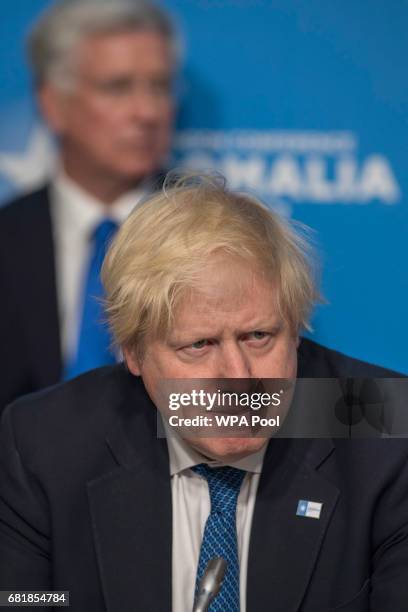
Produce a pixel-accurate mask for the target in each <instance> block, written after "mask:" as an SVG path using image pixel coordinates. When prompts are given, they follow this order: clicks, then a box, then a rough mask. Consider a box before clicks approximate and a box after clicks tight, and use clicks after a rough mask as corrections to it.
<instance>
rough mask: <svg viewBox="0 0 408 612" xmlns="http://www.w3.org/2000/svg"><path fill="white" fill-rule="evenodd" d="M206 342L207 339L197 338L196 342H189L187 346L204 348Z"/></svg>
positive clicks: (196, 348)
mask: <svg viewBox="0 0 408 612" xmlns="http://www.w3.org/2000/svg"><path fill="white" fill-rule="evenodd" d="M207 343H208V340H197V342H193V343H192V344H190V346H189V348H192V349H195V350H198V349H202V348H204V347H205V346H206V345H207Z"/></svg>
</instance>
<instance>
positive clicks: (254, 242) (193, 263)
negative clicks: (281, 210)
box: [102, 173, 318, 351]
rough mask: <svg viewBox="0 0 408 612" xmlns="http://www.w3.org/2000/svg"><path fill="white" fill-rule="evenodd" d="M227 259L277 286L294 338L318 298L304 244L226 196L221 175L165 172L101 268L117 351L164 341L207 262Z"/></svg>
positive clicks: (270, 218)
mask: <svg viewBox="0 0 408 612" xmlns="http://www.w3.org/2000/svg"><path fill="white" fill-rule="evenodd" d="M219 252H224V253H225V254H227V255H231V256H234V257H238V258H241V259H242V260H244V261H245V262H249V263H250V264H251V265H253V266H254V267H255V269H256V270H261V271H262V272H264V273H266V274H267V275H268V277H269V278H270V279H271V281H272V280H273V281H274V282H275V283H276V286H277V288H278V296H277V299H278V307H279V310H280V312H281V315H282V316H283V317H284V319H285V320H286V321H287V322H288V324H289V325H290V327H291V329H292V330H293V331H294V333H297V332H298V331H299V329H300V328H302V327H304V328H308V318H309V315H310V311H311V308H312V306H313V305H314V303H315V302H316V300H317V298H318V294H317V290H316V287H315V281H314V274H313V269H312V260H311V248H310V245H309V243H308V241H307V240H306V239H305V238H304V237H303V236H302V235H301V234H300V232H299V231H295V230H294V228H293V224H292V226H291V225H290V224H289V223H288V222H287V221H285V220H283V219H282V218H281V217H280V216H279V215H278V214H277V213H275V212H272V211H271V210H269V209H268V208H266V207H265V206H264V205H263V204H261V203H260V202H259V201H258V200H257V199H255V198H254V197H252V196H249V195H247V194H243V193H235V192H232V191H229V190H228V189H227V187H226V183H225V180H224V179H223V178H222V177H221V176H220V175H202V174H200V175H198V174H191V173H190V174H184V175H181V176H180V175H178V176H176V175H175V174H174V173H170V174H169V175H168V176H167V178H166V181H165V183H164V186H163V188H162V190H161V191H160V192H158V193H155V194H154V195H153V196H151V197H150V198H149V199H148V200H146V201H145V202H144V203H143V204H142V205H139V206H137V207H136V208H135V209H134V210H133V212H132V213H131V214H130V216H129V217H128V219H127V220H126V221H125V223H124V224H123V225H122V227H121V228H120V230H119V231H118V233H117V235H116V237H115V239H114V241H113V243H112V244H111V246H110V249H109V251H108V254H107V256H106V258H105V261H104V264H103V268H102V282H103V285H104V287H105V292H106V312H107V317H108V320H109V323H110V325H111V328H112V330H113V333H114V336H115V338H116V342H117V343H118V345H119V346H121V347H123V348H126V349H129V350H136V351H141V350H142V347H143V344H144V339H145V338H146V336H147V335H148V334H149V335H151V336H152V337H161V338H163V337H165V336H166V334H167V333H168V332H169V330H170V328H171V325H172V321H173V319H174V313H175V310H176V308H177V305H178V304H179V302H180V299H181V298H182V297H183V296H184V295H185V294H186V292H187V291H188V290H190V289H192V288H194V287H195V286H197V285H196V283H197V278H198V276H199V273H200V271H201V270H202V268H203V266H204V265H205V263H206V262H207V261H208V258H209V257H210V256H211V255H212V254H214V253H219Z"/></svg>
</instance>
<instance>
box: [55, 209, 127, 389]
mask: <svg viewBox="0 0 408 612" xmlns="http://www.w3.org/2000/svg"><path fill="white" fill-rule="evenodd" d="M117 228H118V226H117V224H116V223H115V222H114V221H112V220H111V219H105V220H104V221H102V222H101V223H100V224H99V225H98V226H97V227H96V228H95V230H94V233H93V236H92V251H91V258H90V263H89V270H88V274H87V277H86V282H85V288H84V294H83V309H82V320H81V323H80V329H79V339H78V348H77V353H76V355H75V356H74V358H73V360H72V361H71V363H69V364H68V365H67V367H66V369H65V374H64V378H65V379H68V378H73V377H74V376H77V375H78V374H81V373H82V372H86V371H87V370H91V369H92V368H97V367H98V366H102V365H108V364H112V363H115V362H116V359H115V355H114V354H113V352H112V350H111V344H112V337H111V334H110V332H109V328H108V326H107V325H106V322H105V321H104V311H103V305H102V303H101V299H102V298H103V296H104V293H103V287H102V283H101V279H100V272H101V267H102V262H103V259H104V257H105V255H106V251H107V247H108V246H109V241H110V239H111V238H112V237H113V235H114V233H115V232H116V230H117Z"/></svg>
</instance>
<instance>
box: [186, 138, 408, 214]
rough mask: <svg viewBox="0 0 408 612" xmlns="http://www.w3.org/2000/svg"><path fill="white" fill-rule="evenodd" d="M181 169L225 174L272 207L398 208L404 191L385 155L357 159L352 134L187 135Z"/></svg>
mask: <svg viewBox="0 0 408 612" xmlns="http://www.w3.org/2000/svg"><path fill="white" fill-rule="evenodd" d="M175 151H176V156H177V159H178V163H179V164H181V165H183V166H185V167H188V168H196V169H202V170H209V169H215V170H218V171H220V172H221V173H222V174H223V175H224V176H225V177H226V178H227V180H228V183H229V185H230V187H231V188H233V189H242V190H243V191H253V192H256V193H258V194H259V195H260V196H261V197H263V198H264V199H265V200H266V201H269V202H271V203H272V204H278V205H279V204H280V205H284V206H286V207H287V205H288V204H293V203H307V204H368V203H371V202H372V201H375V200H377V201H379V202H380V203H381V204H385V205H392V204H396V203H398V202H399V201H400V199H401V190H400V187H399V184H398V181H397V179H396V177H395V173H394V171H393V169H392V166H391V163H390V161H389V160H388V159H387V157H386V156H385V155H383V154H381V153H371V154H369V155H367V156H366V157H364V158H361V155H358V142H357V137H356V135H355V134H354V133H352V132H295V131H293V132H291V131H286V132H280V131H273V130H271V131H265V132H264V131H242V130H235V131H230V132H221V131H208V130H198V131H195V130H186V131H184V132H180V133H179V134H178V135H177V137H176V141H175Z"/></svg>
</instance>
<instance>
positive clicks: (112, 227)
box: [93, 219, 118, 246]
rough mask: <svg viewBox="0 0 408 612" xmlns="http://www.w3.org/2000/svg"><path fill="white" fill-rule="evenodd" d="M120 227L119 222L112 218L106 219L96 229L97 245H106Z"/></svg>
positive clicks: (94, 236) (94, 234)
mask: <svg viewBox="0 0 408 612" xmlns="http://www.w3.org/2000/svg"><path fill="white" fill-rule="evenodd" d="M117 229H118V224H117V223H115V221H112V219H104V220H103V221H101V222H100V223H99V224H98V225H97V226H96V227H95V229H94V232H93V238H94V240H95V243H96V244H97V245H102V246H105V245H106V243H107V242H109V240H110V239H111V238H112V237H113V235H114V233H115V232H116V230H117Z"/></svg>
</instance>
